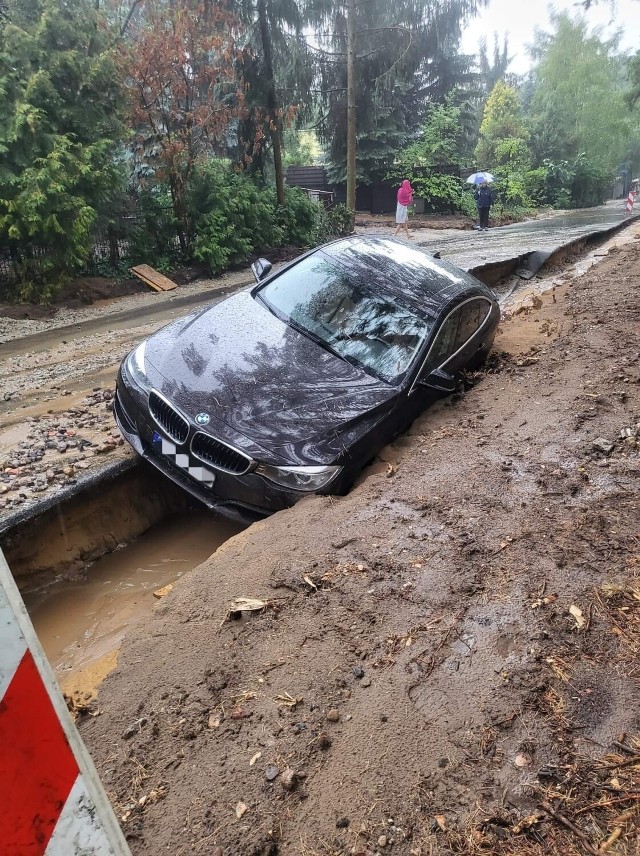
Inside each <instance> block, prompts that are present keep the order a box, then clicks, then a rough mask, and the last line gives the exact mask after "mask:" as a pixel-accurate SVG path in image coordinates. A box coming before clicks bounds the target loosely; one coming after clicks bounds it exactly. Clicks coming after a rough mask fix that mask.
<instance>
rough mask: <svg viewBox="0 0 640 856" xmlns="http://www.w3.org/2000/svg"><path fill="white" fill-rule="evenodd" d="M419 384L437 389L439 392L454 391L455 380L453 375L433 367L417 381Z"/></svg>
mask: <svg viewBox="0 0 640 856" xmlns="http://www.w3.org/2000/svg"><path fill="white" fill-rule="evenodd" d="M418 383H419V384H420V386H426V387H428V388H429V389H437V390H438V391H439V392H454V391H455V388H456V385H457V380H456V378H455V376H454V375H451V374H449V373H448V372H445V371H443V370H442V369H434V370H433V371H432V372H429V374H428V375H427V376H426V377H424V378H422V379H421V380H420V381H418Z"/></svg>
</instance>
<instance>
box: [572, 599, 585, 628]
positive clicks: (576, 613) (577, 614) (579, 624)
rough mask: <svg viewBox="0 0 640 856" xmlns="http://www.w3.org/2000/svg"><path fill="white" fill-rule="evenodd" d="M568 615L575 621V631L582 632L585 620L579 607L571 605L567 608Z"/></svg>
mask: <svg viewBox="0 0 640 856" xmlns="http://www.w3.org/2000/svg"><path fill="white" fill-rule="evenodd" d="M569 615H571V616H573V618H574V619H575V622H576V626H575V629H576V630H582V628H583V627H585V626H586V624H587V619H586V618H585V617H584V615H583V613H582V610H581V609H580V607H579V606H576V605H575V603H572V604H571V606H570V607H569Z"/></svg>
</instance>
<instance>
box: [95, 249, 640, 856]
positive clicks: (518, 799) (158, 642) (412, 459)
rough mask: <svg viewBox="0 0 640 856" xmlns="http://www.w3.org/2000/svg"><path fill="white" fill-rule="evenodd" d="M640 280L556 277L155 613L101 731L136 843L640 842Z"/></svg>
mask: <svg viewBox="0 0 640 856" xmlns="http://www.w3.org/2000/svg"><path fill="white" fill-rule="evenodd" d="M639 284H640V244H639V243H638V242H636V243H635V244H632V245H630V246H628V247H627V248H624V249H621V250H618V251H615V252H614V253H612V254H611V257H610V258H608V259H607V260H605V261H603V262H602V263H601V264H600V265H599V266H598V267H597V268H595V269H593V270H592V271H591V272H589V273H588V274H586V275H585V276H584V277H582V278H581V279H578V280H576V281H575V282H574V283H573V284H571V283H570V284H568V285H567V287H566V289H565V291H564V292H563V293H561V292H557V293H556V292H554V293H548V294H545V295H543V298H542V306H538V305H537V304H536V305H534V306H532V307H529V308H528V309H526V311H524V312H521V313H519V314H518V315H516V316H515V317H514V318H513V319H511V320H508V321H506V322H505V323H504V325H503V329H502V332H501V335H500V337H499V339H498V342H497V351H496V354H495V355H494V356H493V357H492V358H491V360H490V363H489V365H488V367H487V369H486V371H485V373H483V374H482V375H480V374H479V375H475V376H473V377H472V378H469V383H468V385H467V390H466V391H465V392H461V394H460V395H457V396H455V397H454V398H452V399H449V400H447V401H444V402H442V403H441V404H440V405H438V406H437V407H435V408H433V409H432V410H431V411H430V412H428V413H427V414H425V415H424V416H423V417H422V418H421V419H420V420H418V421H417V422H416V423H415V424H414V426H413V428H412V430H411V432H410V433H409V435H408V436H406V437H404V438H402V439H401V440H400V441H398V442H397V443H396V444H395V445H394V446H392V447H389V448H387V449H386V450H385V451H384V454H383V456H382V460H381V462H379V463H378V464H377V465H376V466H374V467H373V468H372V469H371V471H370V472H369V474H368V477H367V478H366V479H365V480H363V481H362V483H361V484H360V485H359V486H358V487H356V488H355V489H354V490H353V491H352V493H351V494H350V495H349V496H347V497H345V498H340V499H333V498H320V497H314V498H310V499H308V500H305V501H303V502H302V503H300V504H299V505H298V506H297V507H295V508H294V509H292V510H290V511H287V512H283V513H280V514H278V515H276V516H275V517H273V518H271V519H270V520H268V521H266V522H264V523H261V524H256V525H254V526H252V527H251V528H250V529H249V530H247V531H246V532H245V533H242V534H240V535H238V536H236V537H235V538H233V539H232V540H231V541H229V542H227V543H226V544H225V545H223V547H222V548H220V549H219V550H218V551H217V552H216V553H215V554H214V555H213V556H212V558H211V559H210V560H209V561H208V562H207V563H206V564H205V565H203V566H201V567H200V568H199V569H198V570H196V571H195V572H194V573H193V574H192V575H190V577H189V578H188V579H185V580H184V582H181V583H180V584H179V585H178V586H176V588H175V589H174V591H173V592H172V593H171V594H170V595H168V596H167V597H166V598H164V599H163V600H162V601H161V602H160V603H159V604H158V606H157V607H156V609H155V612H154V616H153V618H152V619H151V620H150V621H149V622H148V623H147V624H146V626H144V627H142V628H141V629H139V630H137V631H135V632H133V633H132V635H131V636H130V637H129V638H128V640H127V641H126V642H125V645H124V647H123V648H122V650H121V652H120V655H119V661H118V669H117V671H116V672H115V673H114V674H113V675H111V676H110V677H109V678H108V679H107V681H106V683H105V684H104V685H103V687H102V690H101V692H100V695H99V699H98V709H99V710H100V715H98V716H92V717H85V718H83V719H82V721H81V732H82V735H83V737H84V739H85V741H86V742H87V744H88V746H89V748H90V750H91V752H92V754H93V756H94V758H95V759H96V761H97V765H98V768H99V771H100V773H101V775H102V777H103V781H104V783H105V785H106V787H107V789H108V791H109V792H110V796H111V798H112V800H113V802H114V805H115V806H116V809H117V812H118V814H119V816H120V817H121V818H122V825H123V828H124V830H125V833H126V835H127V837H128V840H129V842H130V846H131V848H132V852H133V853H134V854H136V855H137V854H149V856H152V854H153V856H157V854H159V853H164V852H166V853H170V854H172V856H180V854H186V853H196V854H197V853H202V854H217V856H220V854H223V856H240V854H242V856H245V854H246V856H257V854H289V856H293V854H296V856H298V854H299V855H300V856H320V854H324V856H329V854H336V855H337V854H360V856H365V854H366V856H371V854H385V853H394V854H403V856H404V854H406V856H409V855H410V854H411V855H412V856H426V854H440V853H442V854H445V853H459V854H475V853H478V854H479V853H492V854H507V853H508V854H542V853H557V854H563V856H567V854H582V853H584V852H589V853H598V852H606V851H607V850H608V851H609V852H611V853H617V854H631V853H636V852H637V850H636V849H635V848H637V843H638V832H639V829H640V826H639V813H638V810H639V800H640V796H639V794H640V713H639V711H640V704H639V702H640V687H639V684H638V679H639V678H640V672H639V670H638V659H637V657H638V653H639V652H638V638H640V637H639V632H640V539H639V535H638V520H640V514H639V508H638V505H639V503H638V476H639V472H640V469H639V467H638V464H639V452H638V444H639V442H640V441H639V434H640V385H639V382H640V353H639V343H638V329H639V319H640V288H639V287H638V286H639ZM536 307H537V308H536ZM238 597H247V598H253V599H257V600H259V601H262V603H263V605H262V606H261V608H258V609H256V610H255V611H240V610H239V609H238V604H237V603H235V604H234V599H235V598H238ZM258 606H260V604H258ZM601 845H602V849H601V850H598V847H600V846H601ZM605 845H606V846H605Z"/></svg>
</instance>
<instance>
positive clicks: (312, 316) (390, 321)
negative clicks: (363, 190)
mask: <svg viewBox="0 0 640 856" xmlns="http://www.w3.org/2000/svg"><path fill="white" fill-rule="evenodd" d="M259 297H260V299H261V300H262V301H264V303H265V304H266V305H267V306H268V307H269V308H270V309H272V310H273V311H274V312H275V313H276V314H277V315H278V316H280V317H281V318H283V319H284V320H288V321H290V322H291V323H292V325H294V326H295V327H297V328H298V329H300V330H302V331H304V332H307V333H309V334H310V336H311V337H312V338H314V339H316V340H318V341H319V342H320V343H321V344H324V345H325V346H326V347H327V348H328V349H329V350H331V351H333V352H335V353H337V354H338V355H339V356H341V357H344V358H345V359H347V360H349V362H352V363H355V364H357V365H359V366H361V367H362V368H363V369H364V370H365V371H368V372H370V373H373V374H375V375H376V376H377V377H380V378H382V379H383V380H386V381H389V382H393V381H397V380H398V379H399V378H400V377H401V376H402V375H403V374H404V373H405V372H406V371H407V369H408V368H409V366H410V365H411V363H412V361H413V359H414V357H415V355H416V353H417V352H418V350H419V349H420V347H421V346H422V344H423V342H424V341H425V339H426V338H427V336H428V335H429V334H430V332H431V330H432V329H433V320H432V319H430V318H428V317H426V318H422V317H420V316H419V315H416V314H415V312H413V311H411V310H410V309H408V308H407V307H405V306H402V305H400V304H398V303H397V301H396V300H395V298H394V299H391V297H388V296H386V295H384V294H380V293H376V292H374V291H371V290H369V289H368V288H367V286H366V285H365V284H363V283H362V282H360V281H358V280H357V279H356V278H355V277H353V276H350V274H349V271H348V270H347V269H346V268H342V267H340V266H339V265H336V264H333V263H332V262H331V260H330V259H329V258H328V257H327V256H326V255H324V254H323V253H315V254H314V255H312V256H309V257H308V258H306V259H302V261H300V262H298V264H296V265H294V266H293V267H292V268H289V270H286V271H285V272H284V273H282V274H281V275H280V276H278V277H276V278H275V279H274V280H273V281H272V282H269V283H267V284H266V285H265V286H264V287H263V288H262V289H260V291H259Z"/></svg>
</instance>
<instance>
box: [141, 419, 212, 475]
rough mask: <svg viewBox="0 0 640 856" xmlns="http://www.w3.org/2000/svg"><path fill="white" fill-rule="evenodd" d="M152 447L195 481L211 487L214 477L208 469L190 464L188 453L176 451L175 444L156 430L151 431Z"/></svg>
mask: <svg viewBox="0 0 640 856" xmlns="http://www.w3.org/2000/svg"><path fill="white" fill-rule="evenodd" d="M153 448H154V449H155V450H156V452H160V454H161V455H164V457H165V458H169V459H170V460H171V461H173V463H174V464H175V465H176V466H177V467H180V469H182V470H184V471H185V472H186V473H189V475H190V476H191V478H194V479H195V480H196V481H199V482H202V484H205V485H207V487H211V485H212V484H213V483H214V482H215V480H216V477H215V475H214V474H213V473H211V472H209V470H207V469H205V467H203V466H201V465H198V466H192V464H191V458H190V457H189V455H186V454H185V453H184V452H178V447H177V446H176V444H175V443H172V442H171V441H170V440H166V439H165V438H164V437H162V436H161V435H160V434H158V432H157V431H154V432H153Z"/></svg>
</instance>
